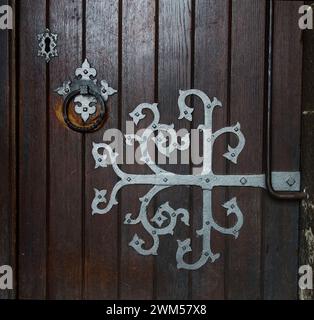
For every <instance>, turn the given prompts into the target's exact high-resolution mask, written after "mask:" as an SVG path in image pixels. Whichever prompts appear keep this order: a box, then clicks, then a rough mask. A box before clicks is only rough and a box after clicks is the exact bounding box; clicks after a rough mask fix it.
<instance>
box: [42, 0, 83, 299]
mask: <svg viewBox="0 0 314 320" xmlns="http://www.w3.org/2000/svg"><path fill="white" fill-rule="evenodd" d="M50 25H51V30H52V31H53V32H56V33H58V35H59V46H58V47H59V57H58V58H57V59H54V60H53V61H52V62H51V63H50V80H49V84H50V88H49V92H50V101H49V102H50V105H49V211H48V216H49V219H48V230H49V238H48V240H49V242H48V250H49V251H48V261H49V268H48V271H47V272H48V283H49V287H48V298H50V299H80V298H82V279H83V272H82V265H83V261H82V252H83V250H82V249H83V246H82V243H83V238H82V214H83V212H82V136H81V135H80V134H79V133H76V132H74V131H71V130H69V129H67V128H65V127H64V125H63V124H61V123H60V122H59V121H58V120H57V118H56V114H55V110H56V109H57V108H58V107H59V105H60V104H61V103H62V98H61V97H59V96H57V95H56V94H54V93H53V90H54V89H56V88H58V87H59V86H60V85H61V84H62V83H63V81H65V80H67V79H69V78H73V77H74V72H75V69H76V68H77V67H79V66H80V65H81V63H82V61H83V57H82V1H81V0H73V1H66V0H62V1H60V0H53V1H51V2H50Z"/></svg>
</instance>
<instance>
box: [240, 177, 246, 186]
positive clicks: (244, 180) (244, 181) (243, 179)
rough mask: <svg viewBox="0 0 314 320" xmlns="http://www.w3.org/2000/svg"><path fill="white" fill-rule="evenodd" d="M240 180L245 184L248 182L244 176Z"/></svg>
mask: <svg viewBox="0 0 314 320" xmlns="http://www.w3.org/2000/svg"><path fill="white" fill-rule="evenodd" d="M240 182H241V183H242V184H243V185H245V184H246V183H247V180H246V179H245V178H244V177H243V178H242V179H241V180H240Z"/></svg>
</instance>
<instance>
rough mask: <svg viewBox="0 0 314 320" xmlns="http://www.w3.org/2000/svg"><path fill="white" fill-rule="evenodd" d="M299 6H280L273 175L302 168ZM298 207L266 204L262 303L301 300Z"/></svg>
mask: <svg viewBox="0 0 314 320" xmlns="http://www.w3.org/2000/svg"><path fill="white" fill-rule="evenodd" d="M300 5H301V3H300V2H295V1H277V2H276V3H275V12H274V14H275V17H274V19H275V20H274V24H275V25H274V35H275V38H274V52H273V59H274V61H273V128H274V130H273V166H274V167H273V170H275V171H280V170H281V171H291V170H294V171H297V170H299V165H300V122H301V118H300V117H301V94H302V91H301V84H302V81H301V76H302V43H301V30H300V29H299V27H298V23H297V22H298V19H299V15H298V8H299V6H300ZM298 219H299V203H298V202H288V203H285V202H276V201H266V202H265V205H264V234H263V238H264V254H265V258H264V259H265V264H264V273H265V276H264V278H265V279H264V298H265V299H295V298H297V275H298V268H297V265H298Z"/></svg>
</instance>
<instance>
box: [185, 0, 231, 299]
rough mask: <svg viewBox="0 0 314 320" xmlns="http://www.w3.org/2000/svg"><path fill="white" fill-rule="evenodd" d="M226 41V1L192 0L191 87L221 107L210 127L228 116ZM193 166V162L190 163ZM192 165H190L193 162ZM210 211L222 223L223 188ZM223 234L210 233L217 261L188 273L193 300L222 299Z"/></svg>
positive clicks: (200, 117)
mask: <svg viewBox="0 0 314 320" xmlns="http://www.w3.org/2000/svg"><path fill="white" fill-rule="evenodd" d="M228 41H229V3H228V1H208V0H201V1H196V7H195V61H194V87H195V88H197V89H199V90H202V91H204V92H205V93H206V94H207V95H208V96H209V97H211V98H213V97H217V99H219V100H220V101H221V102H222V104H223V109H216V110H215V113H214V118H213V121H214V130H218V129H220V128H222V127H225V126H227V115H228V99H227V93H228V60H229V59H228V45H229V43H228ZM195 105H196V108H195V111H194V112H193V120H194V121H193V127H194V128H197V127H198V125H199V124H200V123H203V121H204V109H203V106H202V105H201V104H200V103H199V101H197V100H196V101H195ZM225 150H226V137H222V138H220V139H219V141H217V142H216V143H215V146H214V153H213V154H214V158H213V170H214V172H215V173H216V174H225V173H226V161H224V158H223V157H222V155H223V154H224V153H225V152H226V151H225ZM192 165H193V164H192ZM193 166H194V165H193ZM213 199H214V201H213V204H214V205H213V208H212V210H213V213H214V216H215V219H216V220H217V221H219V223H221V224H223V225H225V216H226V213H225V212H224V211H223V208H222V206H221V205H222V204H224V203H225V202H226V201H227V200H228V199H226V191H225V190H222V189H219V190H214V192H213ZM202 203H203V202H202V192H201V191H200V190H198V191H194V190H193V196H192V208H193V211H192V212H193V219H194V221H193V236H192V237H193V238H194V247H193V249H194V250H195V254H194V259H196V258H197V257H199V255H200V253H201V251H202V241H201V240H202V239H201V238H196V237H195V230H199V229H201V226H202ZM224 238H225V236H223V235H221V234H217V233H215V232H213V233H212V238H211V243H212V247H213V252H215V253H216V252H219V253H221V257H220V259H219V260H217V261H215V263H213V264H210V263H208V264H206V265H205V266H204V267H203V268H201V269H200V270H198V271H197V272H192V288H191V290H192V298H193V299H208V298H209V297H210V299H223V298H224V266H225V265H224V258H225V248H224V241H225V239H224Z"/></svg>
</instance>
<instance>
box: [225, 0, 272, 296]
mask: <svg viewBox="0 0 314 320" xmlns="http://www.w3.org/2000/svg"><path fill="white" fill-rule="evenodd" d="M265 7H266V2H265V1H261V0H253V1H252V0H243V1H233V3H232V34H231V37H232V39H231V45H232V47H231V73H230V77H231V79H230V81H231V85H230V106H229V108H230V110H229V112H230V124H231V125H234V124H236V123H237V122H239V123H240V124H241V130H242V132H243V134H244V136H245V138H246V144H245V149H244V150H243V151H242V153H241V155H240V157H239V158H238V164H237V165H234V164H232V163H229V172H230V174H241V173H243V174H260V173H261V172H262V170H263V149H262V146H263V108H264V68H265V64H264V61H265V60H264V54H265V12H266V11H265V9H266V8H265ZM232 138H233V137H232ZM231 143H232V144H234V143H236V140H235V141H233V140H231ZM261 195H262V191H261V190H258V189H252V188H251V189H249V188H242V189H241V190H240V188H230V189H229V198H230V199H231V198H233V197H236V198H237V202H238V205H239V207H240V209H241V211H242V212H243V215H244V225H243V227H242V229H241V232H240V234H239V238H238V239H234V238H232V237H229V238H228V251H229V257H228V262H227V268H228V271H227V274H226V277H227V278H226V279H225V281H226V290H227V292H226V297H227V298H228V299H258V298H260V297H261V292H260V283H261V273H260V264H261V219H262V197H261Z"/></svg>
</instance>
